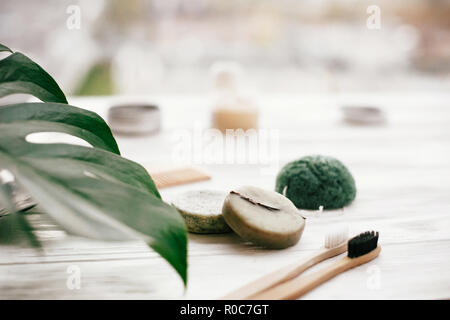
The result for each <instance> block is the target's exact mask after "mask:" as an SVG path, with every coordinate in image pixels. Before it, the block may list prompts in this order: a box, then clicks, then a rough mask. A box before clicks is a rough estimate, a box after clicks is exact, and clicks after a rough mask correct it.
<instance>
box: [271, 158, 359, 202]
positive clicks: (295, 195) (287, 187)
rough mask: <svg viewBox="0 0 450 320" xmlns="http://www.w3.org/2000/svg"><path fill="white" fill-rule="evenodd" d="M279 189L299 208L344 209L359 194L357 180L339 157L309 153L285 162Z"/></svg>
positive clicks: (277, 186)
mask: <svg viewBox="0 0 450 320" xmlns="http://www.w3.org/2000/svg"><path fill="white" fill-rule="evenodd" d="M275 190H276V191H277V192H279V193H281V194H283V195H285V196H286V197H288V198H289V199H290V200H291V201H292V202H293V203H294V204H295V205H296V206H297V208H301V209H311V210H317V209H319V207H320V206H323V208H324V209H337V208H342V207H344V206H345V205H347V204H349V203H350V202H351V201H353V199H355V196H356V187H355V180H354V179H353V177H352V175H351V173H350V172H349V171H348V169H347V168H346V167H345V166H344V165H343V164H342V163H341V162H340V161H339V160H337V159H335V158H332V157H325V156H307V157H303V158H301V159H299V160H296V161H293V162H290V163H288V164H287V165H285V166H284V167H283V168H282V169H281V171H280V173H279V174H278V176H277V181H276V186H275Z"/></svg>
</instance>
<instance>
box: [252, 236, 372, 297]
mask: <svg viewBox="0 0 450 320" xmlns="http://www.w3.org/2000/svg"><path fill="white" fill-rule="evenodd" d="M380 251H381V246H379V245H378V232H374V231H367V232H364V233H361V234H360V235H358V236H356V237H354V238H352V239H350V240H349V241H348V255H347V256H346V257H344V258H342V259H341V260H339V261H337V262H336V263H333V264H332V265H330V266H327V267H325V268H323V269H322V270H319V271H316V272H315V273H313V274H311V275H307V276H304V277H298V278H295V279H293V280H291V281H288V282H285V283H282V284H280V285H278V286H276V287H273V288H271V289H269V290H267V291H264V292H262V293H260V294H258V295H255V296H253V297H252V299H260V300H279V299H283V300H287V299H297V298H299V297H300V296H302V295H304V294H305V293H307V292H308V291H310V290H312V289H314V288H315V287H317V286H318V285H320V284H322V283H324V282H325V281H327V280H329V279H331V278H333V277H335V276H336V275H338V274H339V273H342V272H344V271H346V270H349V269H351V268H354V267H356V266H359V265H361V264H364V263H366V262H369V261H371V260H373V259H375V258H376V257H377V256H378V254H379V253H380Z"/></svg>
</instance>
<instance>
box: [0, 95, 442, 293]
mask: <svg viewBox="0 0 450 320" xmlns="http://www.w3.org/2000/svg"><path fill="white" fill-rule="evenodd" d="M146 98H147V100H148V101H153V102H157V103H158V104H159V105H160V106H161V108H162V110H163V126H164V130H163V131H162V132H161V133H160V134H158V135H155V136H151V137H140V138H130V137H120V136H117V140H118V143H119V147H120V149H121V151H122V154H123V155H124V156H126V157H128V158H131V159H133V160H136V161H138V162H140V163H142V164H145V165H147V166H148V167H157V166H159V165H161V164H168V163H169V164H170V163H171V161H172V160H173V159H172V158H173V157H172V154H173V148H174V141H173V133H174V130H179V129H183V128H184V129H193V128H194V125H197V126H200V127H207V125H208V121H209V116H210V109H209V101H208V99H207V98H206V97H146ZM114 101H117V99H113V98H83V99H81V98H77V99H71V103H72V104H74V105H77V106H80V107H84V108H88V109H91V110H95V111H97V112H98V113H100V114H101V115H102V116H104V115H105V111H106V108H107V106H108V105H110V103H112V102H114ZM347 103H352V104H358V103H362V104H364V105H366V104H369V105H370V104H372V105H376V106H379V107H381V108H383V109H384V110H385V111H386V113H387V116H388V123H387V124H386V125H385V126H382V127H361V126H359V127H358V126H349V125H346V124H344V123H343V122H342V121H341V114H340V109H339V107H340V106H342V105H344V104H347ZM261 127H262V128H272V129H279V131H278V132H279V151H278V156H279V166H282V165H284V164H285V163H287V162H288V161H291V160H293V159H296V158H299V157H301V156H304V155H307V154H327V155H332V156H335V157H337V158H339V159H341V160H342V161H343V162H344V163H345V164H346V165H347V166H348V167H349V169H350V170H351V172H352V173H353V175H354V177H355V180H356V183H357V188H358V194H357V197H356V200H355V201H354V203H353V204H352V205H351V206H349V207H347V208H345V210H343V211H341V210H339V211H337V212H329V213H327V214H322V215H321V216H320V217H316V218H310V219H308V220H307V225H306V228H305V231H304V234H303V237H302V239H301V241H300V242H299V243H298V244H297V245H296V246H294V247H291V248H289V249H285V250H281V251H276V250H264V249H260V248H257V247H254V246H252V245H250V244H247V243H243V242H242V241H241V240H240V239H239V238H238V237H237V236H236V235H233V234H227V235H192V234H191V235H189V258H188V259H189V284H188V288H187V290H186V291H184V289H183V286H182V282H181V281H180V279H179V277H178V276H177V275H176V273H175V272H174V271H173V270H172V269H171V268H170V267H169V265H168V264H167V263H166V262H165V261H164V260H163V259H162V258H160V257H159V256H158V255H157V254H156V253H155V252H153V251H151V250H150V249H148V248H147V247H146V246H145V245H144V244H142V243H104V242H95V241H90V240H85V239H80V238H73V237H68V236H66V235H65V234H64V233H62V232H60V231H58V230H54V228H52V227H51V226H48V225H45V221H40V220H41V218H40V217H39V216H33V217H32V218H33V220H34V221H33V223H34V224H35V225H36V226H38V225H40V223H41V222H42V223H44V225H41V226H40V227H39V230H40V231H39V236H40V238H41V240H42V241H43V242H44V245H45V247H44V251H45V256H39V255H37V254H36V252H34V251H33V250H30V249H18V248H14V247H1V248H0V250H1V251H0V299H11V298H19V299H23V298H27V299H28V298H33V299H34V298H36V299H54V298H56V299H86V298H87V299H110V298H114V299H116V298H117V299H154V298H157V299H184V298H188V299H215V298H219V297H220V296H222V295H224V294H225V293H227V292H228V291H230V290H232V289H234V288H236V287H237V286H239V285H241V284H243V283H245V282H247V281H250V280H252V279H255V278H256V277H259V276H261V275H263V274H264V273H266V272H269V271H272V270H273V269H274V268H278V267H281V266H284V265H285V264H287V263H291V262H295V261H296V260H298V259H301V258H302V257H304V256H306V255H308V254H311V253H313V252H314V250H317V249H318V248H319V247H320V246H321V245H322V242H323V233H324V230H325V229H326V228H327V227H328V226H330V225H332V224H334V223H336V221H340V222H345V223H348V224H349V225H350V230H351V232H353V233H357V232H360V231H365V230H372V229H373V230H378V231H379V232H380V243H381V245H382V248H383V250H382V252H381V255H380V256H379V257H378V258H377V259H376V260H374V261H372V262H370V263H369V264H367V265H364V266H361V267H359V268H357V269H354V270H352V271H350V272H347V273H345V274H342V275H340V276H338V277H336V278H334V279H332V280H331V281H329V282H327V283H325V284H323V285H322V286H320V287H318V288H317V289H315V290H314V291H312V292H310V293H309V294H307V295H305V296H304V299H331V298H333V299H345V298H356V299H385V298H386V299H396V298H405V299H410V298H411V299H415V298H419V299H422V298H427V299H428V298H431V299H435V298H450V95H448V94H438V93H418V94H417V93H415V94H411V93H405V94H390V93H385V94H382V93H376V94H355V95H320V96H319V95H317V96H267V97H262V98H261ZM177 132H179V131H177ZM200 166H201V167H203V168H204V169H205V170H206V171H207V172H209V173H210V174H211V175H212V177H213V178H212V180H210V181H206V182H201V183H196V184H191V185H185V186H181V187H175V188H168V189H163V190H161V191H162V195H163V197H164V198H165V199H166V200H169V199H170V197H172V196H173V195H174V194H176V193H177V192H180V191H184V190H188V189H199V188H214V189H224V190H230V189H232V188H233V187H235V186H239V185H246V184H250V185H257V186H260V187H264V188H268V189H273V188H274V182H275V175H274V174H261V170H260V169H261V166H258V165H248V164H247V165H245V164H242V165H227V164H209V165H200ZM130 214H132V212H130ZM72 265H75V266H77V267H79V268H80V271H81V288H80V289H79V290H77V289H74V290H70V289H68V288H67V286H66V281H67V277H68V276H69V274H68V273H67V268H68V267H69V266H72Z"/></svg>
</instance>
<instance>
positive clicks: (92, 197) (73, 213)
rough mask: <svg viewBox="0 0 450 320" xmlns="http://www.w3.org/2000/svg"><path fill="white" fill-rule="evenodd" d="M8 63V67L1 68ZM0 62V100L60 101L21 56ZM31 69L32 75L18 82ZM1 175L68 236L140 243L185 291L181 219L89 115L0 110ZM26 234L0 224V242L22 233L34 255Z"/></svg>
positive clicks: (21, 227)
mask: <svg viewBox="0 0 450 320" xmlns="http://www.w3.org/2000/svg"><path fill="white" fill-rule="evenodd" d="M1 48H6V47H4V46H1V45H0V50H1ZM6 49H8V48H6ZM14 55H16V56H15V57H14ZM11 57H13V59H11ZM8 59H9V62H10V63H4V60H8ZM4 60H1V61H0V96H1V95H5V94H8V93H19V92H20V93H31V94H33V95H35V96H36V97H38V98H40V99H42V100H44V101H59V102H65V101H66V99H65V97H64V94H63V93H62V92H61V91H60V89H59V87H58V86H57V84H56V82H54V80H53V79H52V78H51V77H50V76H49V75H48V74H47V73H45V71H43V70H42V69H41V68H40V67H39V66H37V65H36V64H35V63H34V62H32V61H31V60H29V59H28V58H26V57H25V56H23V55H20V57H19V56H17V54H16V53H13V54H11V55H10V56H8V57H7V58H5V59H4ZM13 61H14V63H11V62H13ZM20 61H22V62H24V65H23V66H20V65H19V64H20ZM31 69H32V70H34V72H36V73H34V74H33V73H27V74H26V75H21V74H20V73H21V71H23V70H31ZM4 74H9V76H4ZM12 74H14V76H12ZM11 79H22V80H26V81H10V80H11ZM49 79H51V80H52V81H49ZM5 84H7V86H6V87H7V88H8V90H5V86H4V85H5ZM38 132H59V133H65V134H69V135H71V136H74V137H77V138H80V139H83V140H84V141H86V142H87V143H89V144H90V145H91V147H86V146H80V145H72V144H64V143H42V144H41V143H40V144H36V143H31V142H29V141H27V137H28V136H29V135H30V134H33V133H38ZM0 169H6V170H7V171H9V172H10V173H12V175H13V176H14V179H15V181H16V182H17V184H19V185H20V186H21V187H22V188H23V189H24V190H26V192H27V193H28V194H29V195H30V196H31V197H32V198H33V199H34V200H35V201H36V202H37V203H38V204H39V207H40V208H42V209H43V210H44V211H45V213H46V214H48V215H49V216H50V217H51V218H52V220H53V221H55V222H56V223H57V224H58V225H59V226H60V227H61V228H63V229H64V230H66V231H67V232H68V233H70V234H75V235H79V236H84V237H87V238H91V239H99V240H111V241H116V240H119V241H120V240H143V241H145V242H146V243H147V244H148V245H149V246H150V247H151V248H153V249H154V250H155V251H156V252H158V253H159V254H160V255H161V256H162V257H163V258H165V259H166V260H167V261H168V262H169V263H170V264H171V265H172V266H173V268H174V269H175V270H176V271H177V272H178V274H179V275H180V276H181V278H182V279H183V281H184V283H185V284H186V281H187V233H186V227H185V224H184V221H183V219H182V217H181V216H180V214H179V213H178V211H177V210H176V209H175V208H174V207H173V206H171V205H168V204H167V203H165V202H164V201H162V199H161V196H160V194H159V192H158V190H157V188H156V186H155V184H154V183H153V180H152V179H151V177H150V176H149V174H148V173H147V171H146V170H145V169H144V168H143V167H142V166H140V165H139V164H137V163H135V162H133V161H130V160H128V159H125V158H123V157H121V156H120V153H119V149H118V147H117V143H116V141H115V139H114V137H113V136H112V134H111V130H110V129H109V127H108V125H107V124H106V123H105V121H104V120H103V119H102V118H101V117H100V116H98V115H97V114H96V113H93V112H90V111H87V110H84V109H81V108H77V107H74V106H70V105H67V104H64V103H47V102H45V103H22V104H14V105H7V106H1V107H0ZM5 202H6V204H5V206H8V207H10V208H11V207H13V204H11V199H8V193H7V192H6V191H5V190H4V189H2V188H1V185H0V203H5ZM30 230H31V227H30V225H29V224H28V223H27V221H26V215H25V214H24V213H22V212H16V213H10V214H8V215H5V216H3V217H0V233H1V234H0V242H3V243H8V242H13V243H14V242H18V241H19V240H20V237H19V236H18V235H19V233H20V232H22V233H24V234H26V235H28V240H29V242H30V243H31V244H32V245H33V246H35V247H38V246H39V242H38V239H37V238H35V237H34V235H33V233H32V231H30Z"/></svg>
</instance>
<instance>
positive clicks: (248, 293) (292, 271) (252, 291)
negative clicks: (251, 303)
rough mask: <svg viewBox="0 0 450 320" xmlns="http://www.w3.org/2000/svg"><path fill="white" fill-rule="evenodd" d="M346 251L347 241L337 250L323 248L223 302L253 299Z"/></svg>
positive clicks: (248, 286)
mask: <svg viewBox="0 0 450 320" xmlns="http://www.w3.org/2000/svg"><path fill="white" fill-rule="evenodd" d="M345 251H347V241H345V243H343V244H341V245H340V246H337V247H335V248H331V249H326V248H323V249H321V250H320V251H319V252H318V253H316V254H315V255H313V256H312V257H310V258H308V259H307V260H305V261H304V262H302V263H301V264H298V263H296V264H292V265H289V266H287V267H284V268H281V269H278V270H276V271H274V272H271V273H269V274H267V275H265V276H263V277H260V278H259V279H256V280H255V281H252V282H250V283H248V284H246V285H244V286H242V287H240V288H239V289H237V290H235V291H233V292H231V293H229V294H227V295H226V296H224V297H223V298H222V299H223V300H240V299H251V298H252V297H253V296H255V295H257V294H258V293H260V292H262V291H264V290H267V289H269V288H271V287H273V286H275V285H277V284H280V283H283V282H285V281H287V280H290V279H293V278H295V277H297V276H298V275H299V274H301V273H302V272H304V271H305V270H307V269H308V268H310V267H312V266H314V265H316V264H318V263H319V262H321V261H323V260H326V259H329V258H331V257H334V256H337V255H339V254H341V253H343V252H345Z"/></svg>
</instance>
